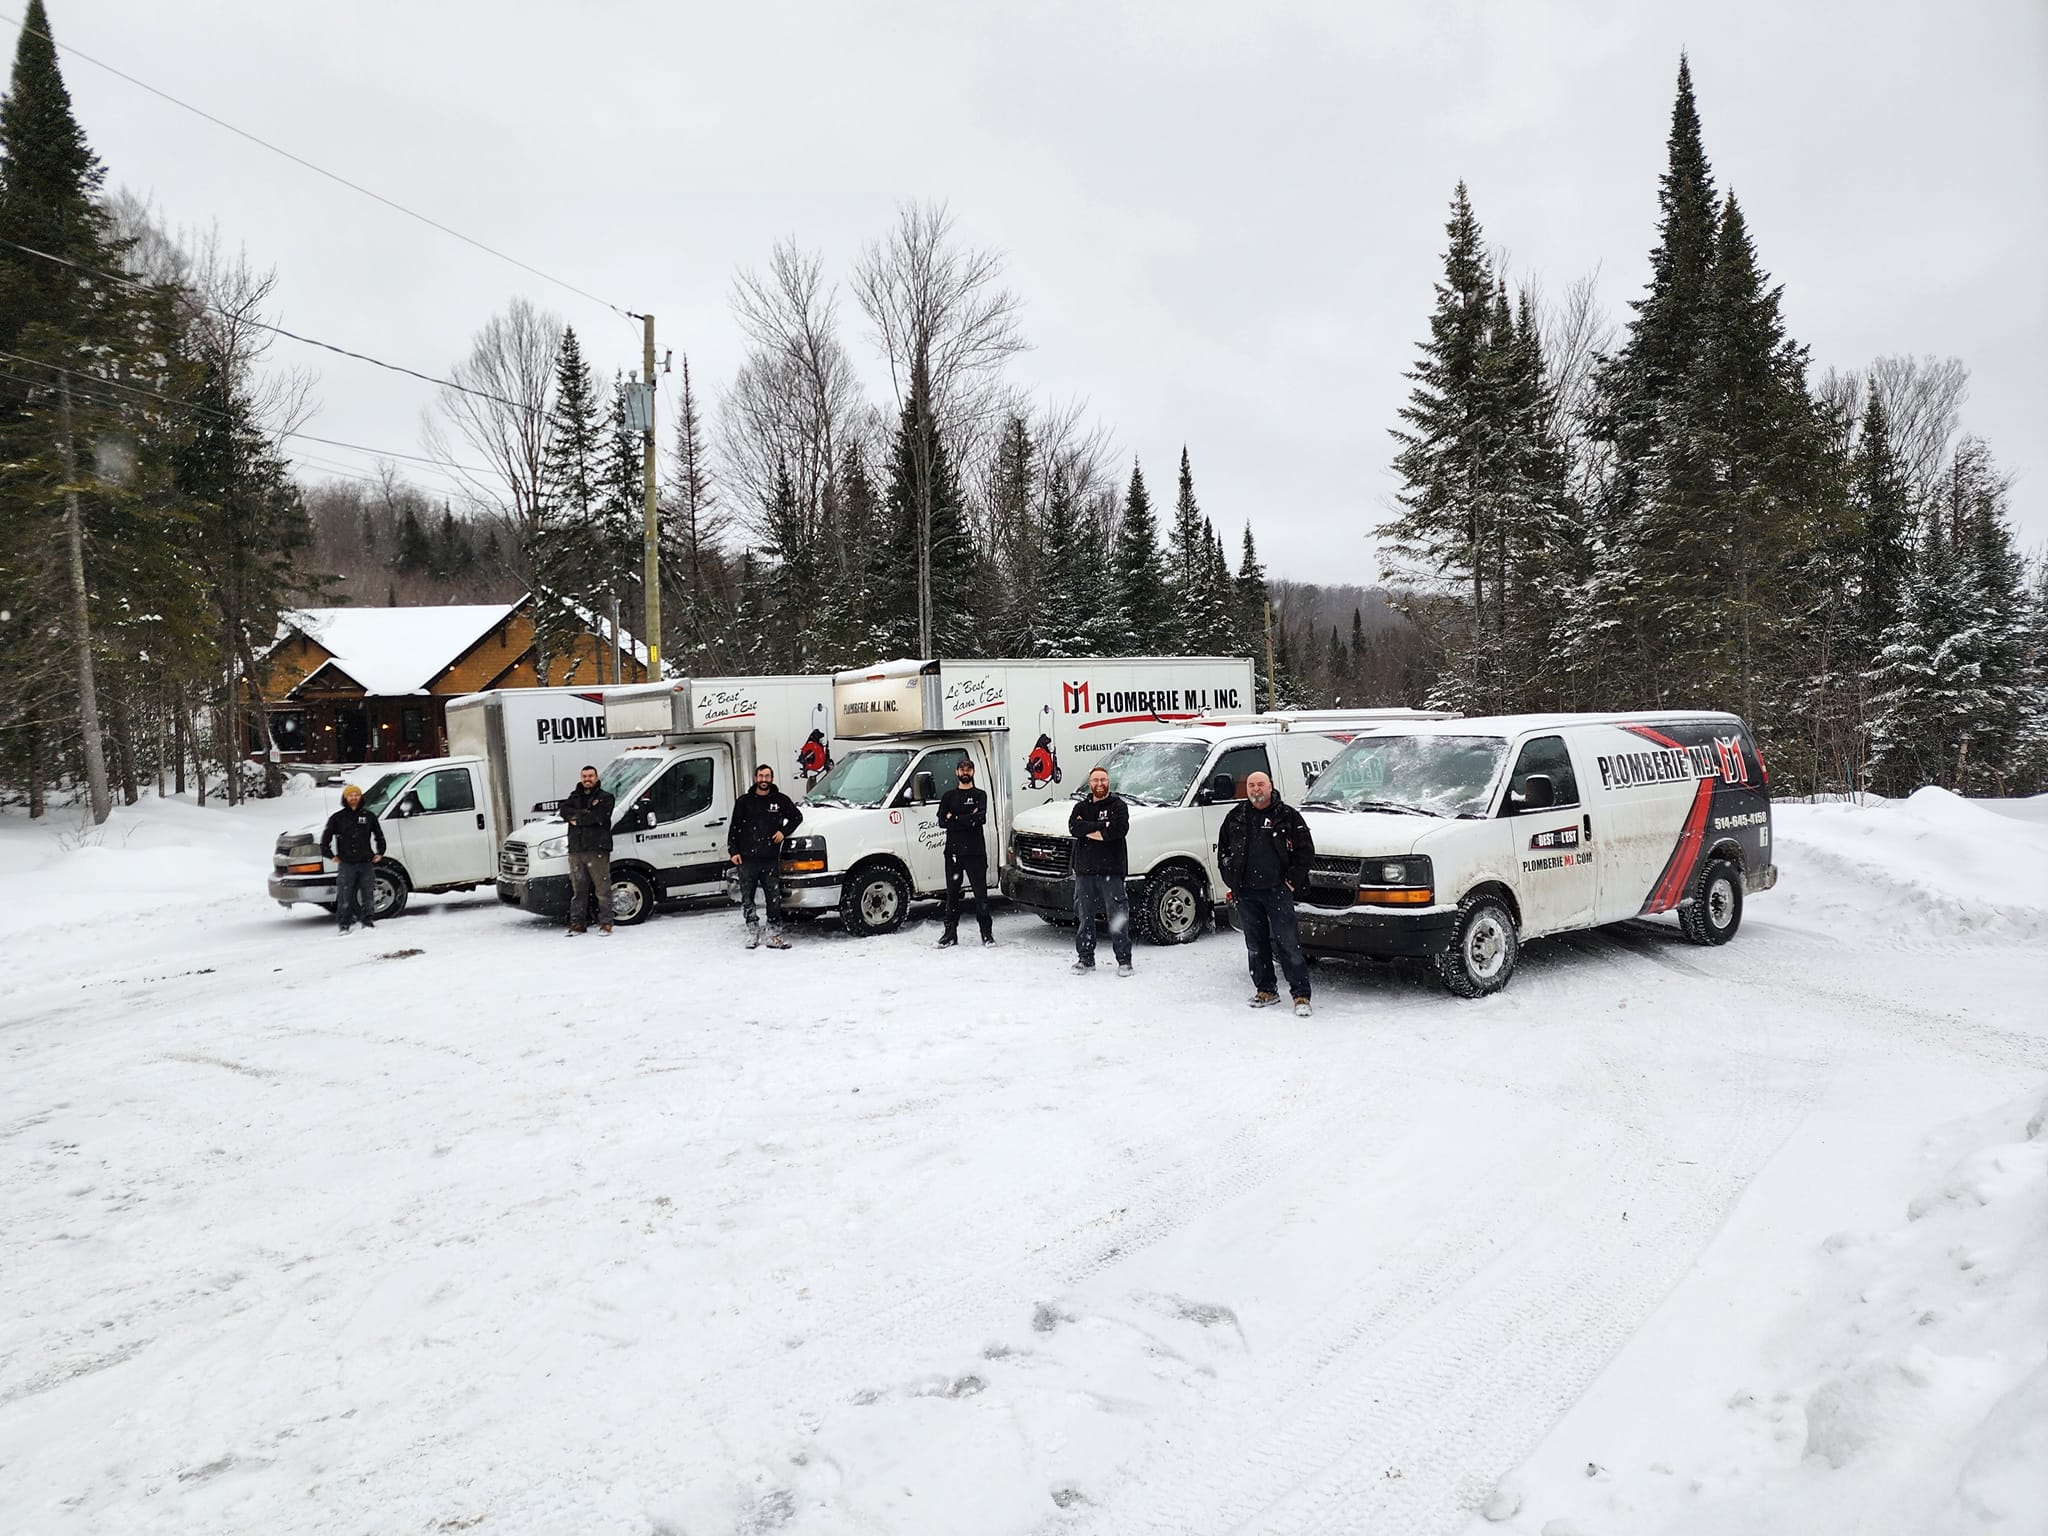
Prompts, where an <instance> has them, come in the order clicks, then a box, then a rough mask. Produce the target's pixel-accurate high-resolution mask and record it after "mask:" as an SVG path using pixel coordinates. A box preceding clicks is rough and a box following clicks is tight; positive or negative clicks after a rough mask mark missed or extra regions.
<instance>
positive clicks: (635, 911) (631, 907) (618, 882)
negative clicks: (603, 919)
mask: <svg viewBox="0 0 2048 1536" xmlns="http://www.w3.org/2000/svg"><path fill="white" fill-rule="evenodd" d="M611 896H612V921H613V922H614V923H617V924H619V925H621V926H622V927H626V928H631V927H633V926H634V925H636V924H638V923H644V922H646V921H647V919H648V918H649V917H650V916H651V915H652V914H653V912H654V882H653V881H652V880H650V879H648V878H647V876H646V875H644V874H643V873H641V872H640V871H639V870H637V869H621V870H616V871H614V872H613V874H612V891H611Z"/></svg>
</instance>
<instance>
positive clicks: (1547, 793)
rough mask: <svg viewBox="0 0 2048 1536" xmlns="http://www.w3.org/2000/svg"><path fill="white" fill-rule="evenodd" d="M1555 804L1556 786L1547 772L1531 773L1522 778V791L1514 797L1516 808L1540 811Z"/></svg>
mask: <svg viewBox="0 0 2048 1536" xmlns="http://www.w3.org/2000/svg"><path fill="white" fill-rule="evenodd" d="M1555 804H1557V786H1556V785H1555V784H1553V783H1552V782H1551V780H1550V775H1549V774H1547V773H1532V774H1530V775H1529V777H1527V778H1526V779H1524V780H1522V793H1521V794H1520V795H1518V796H1517V797H1516V807H1515V808H1516V809H1517V810H1523V811H1540V810H1544V809H1546V808H1548V807H1550V806H1553V805H1555Z"/></svg>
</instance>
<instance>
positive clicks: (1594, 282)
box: [1535, 267, 1615, 501]
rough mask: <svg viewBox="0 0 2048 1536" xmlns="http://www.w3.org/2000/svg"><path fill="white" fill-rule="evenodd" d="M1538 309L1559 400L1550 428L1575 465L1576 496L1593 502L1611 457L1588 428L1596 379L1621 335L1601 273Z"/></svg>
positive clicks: (1555, 399) (1592, 274)
mask: <svg viewBox="0 0 2048 1536" xmlns="http://www.w3.org/2000/svg"><path fill="white" fill-rule="evenodd" d="M1535 309H1536V313H1537V316H1538V320H1539V324H1540V327H1541V331H1542V336H1543V366H1544V368H1545V369H1546V370H1547V371H1548V373H1549V378H1550V388H1551V398H1552V400H1553V402H1554V404H1553V409H1552V412H1551V419H1550V422H1549V426H1550V430H1551V432H1552V434H1553V435H1554V436H1555V438H1556V440H1557V443H1558V446H1559V447H1560V448H1561V449H1562V450H1563V451H1564V453H1565V455H1566V459H1565V462H1566V463H1567V464H1569V465H1570V466H1571V477H1572V478H1571V488H1572V491H1573V493H1574V494H1575V495H1577V496H1578V497H1579V498H1580V499H1581V500H1582V501H1585V500H1589V499H1590V496H1591V493H1592V491H1593V489H1594V487H1595V486H1597V485H1598V484H1599V483H1600V480H1601V478H1602V476H1604V475H1605V473H1606V469H1607V458H1608V453H1609V450H1608V448H1607V447H1606V446H1605V445H1603V444H1601V443H1600V442H1598V441H1597V440H1596V439H1595V438H1594V437H1593V435H1592V433H1591V432H1590V431H1589V430H1588V414H1589V411H1590V408H1591V406H1592V402H1593V379H1594V375H1595V372H1596V371H1597V370H1598V368H1599V365H1600V359H1601V358H1602V357H1603V356H1605V355H1606V354H1607V352H1608V351H1609V350H1610V349H1611V348H1612V347H1613V345H1614V335H1615V331H1614V319H1613V317H1612V316H1611V315H1609V314H1608V313H1607V310H1606V308H1605V307H1604V306H1603V305H1602V304H1601V303H1600V269H1599V268H1598V267H1595V268H1594V269H1593V270H1592V271H1591V272H1588V273H1586V274H1584V275H1583V276H1581V277H1579V278H1577V279H1576V280H1574V281H1573V282H1572V284H1571V286H1569V287H1568V288H1566V289H1565V291H1564V298H1563V299H1562V300H1560V301H1559V302H1558V303H1556V304H1555V305H1552V304H1549V303H1546V302H1545V301H1544V300H1543V299H1542V298H1541V297H1540V296H1538V297H1537V298H1536V299H1535Z"/></svg>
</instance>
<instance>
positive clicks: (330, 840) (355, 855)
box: [320, 805, 384, 864]
mask: <svg viewBox="0 0 2048 1536" xmlns="http://www.w3.org/2000/svg"><path fill="white" fill-rule="evenodd" d="M383 851H384V828H383V827H382V826H381V825H380V824H379V823H378V821H377V813H376V812H375V811H373V810H371V809H370V808H369V807H367V806H363V805H358V806H357V807H356V808H355V809H354V810H350V809H349V808H348V807H347V806H345V805H344V806H343V807H342V808H341V809H340V810H338V811H336V812H335V813H334V814H333V815H332V816H330V817H328V818H327V828H326V830H325V831H323V832H322V833H321V834H320V856H321V857H322V858H323V859H333V860H335V861H336V862H338V863H342V864H367V863H369V862H370V855H371V854H373V853H382V852H383Z"/></svg>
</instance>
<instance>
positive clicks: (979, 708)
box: [960, 699, 1003, 720]
mask: <svg viewBox="0 0 2048 1536" xmlns="http://www.w3.org/2000/svg"><path fill="white" fill-rule="evenodd" d="M1002 707H1003V701H1002V700H1001V699H997V700H996V701H995V702H994V703H993V704H977V705H975V706H974V707H973V708H972V709H963V710H961V711H960V718H961V719H962V720H965V719H966V718H967V717H968V716H969V715H978V714H980V713H981V711H983V710H984V709H1001V708H1002Z"/></svg>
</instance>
